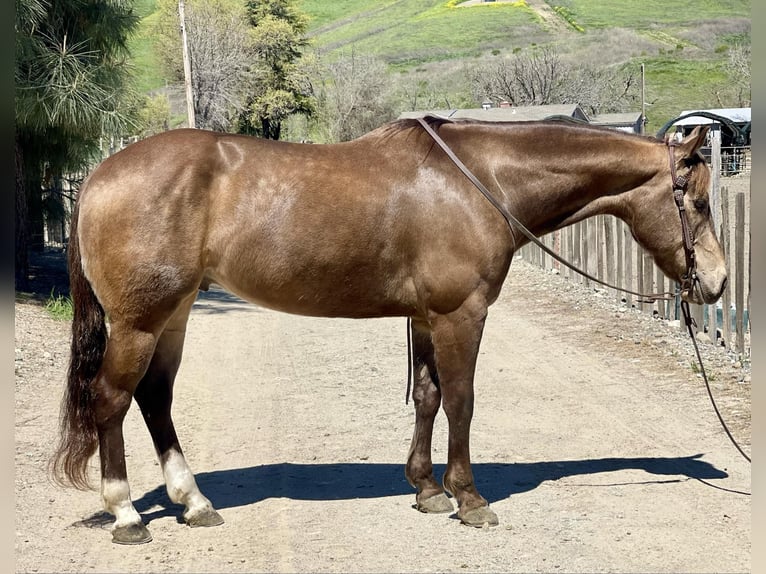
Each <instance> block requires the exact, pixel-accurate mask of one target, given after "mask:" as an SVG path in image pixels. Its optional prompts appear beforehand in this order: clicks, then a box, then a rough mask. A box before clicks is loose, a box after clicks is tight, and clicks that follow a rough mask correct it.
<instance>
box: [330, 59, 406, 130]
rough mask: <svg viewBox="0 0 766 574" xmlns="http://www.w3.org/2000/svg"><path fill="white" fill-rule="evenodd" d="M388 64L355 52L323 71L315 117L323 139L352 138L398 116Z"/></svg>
mask: <svg viewBox="0 0 766 574" xmlns="http://www.w3.org/2000/svg"><path fill="white" fill-rule="evenodd" d="M390 85H391V79H390V78H389V75H388V72H387V69H386V65H385V63H383V61H382V60H379V59H377V58H375V57H374V56H369V55H362V56H360V55H358V54H356V53H355V52H353V51H352V52H351V54H350V55H348V56H342V57H341V58H339V59H338V60H337V61H335V62H332V63H330V64H328V65H327V66H326V67H325V69H324V71H323V72H322V77H321V78H320V81H319V86H320V87H319V90H318V91H319V93H318V94H317V100H318V105H317V107H318V110H317V114H316V118H315V120H316V121H315V123H316V125H317V130H318V132H319V139H321V140H322V141H327V142H339V141H348V140H351V139H353V138H355V137H358V136H360V135H362V134H364V133H366V132H368V131H370V130H371V129H373V128H376V127H378V126H379V125H380V124H382V123H383V122H386V121H388V120H391V119H393V118H394V117H396V114H395V112H394V107H393V93H392V91H391V88H390V87H389V86H390Z"/></svg>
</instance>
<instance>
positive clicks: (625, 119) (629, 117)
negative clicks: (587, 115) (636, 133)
mask: <svg viewBox="0 0 766 574" xmlns="http://www.w3.org/2000/svg"><path fill="white" fill-rule="evenodd" d="M640 121H641V112H628V113H620V114H616V113H615V114H599V115H597V116H594V117H593V119H592V120H591V121H590V123H592V124H594V125H597V126H622V125H624V126H634V125H636V124H637V123H639V122H640Z"/></svg>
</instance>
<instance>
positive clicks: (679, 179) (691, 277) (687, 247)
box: [667, 142, 699, 293]
mask: <svg viewBox="0 0 766 574" xmlns="http://www.w3.org/2000/svg"><path fill="white" fill-rule="evenodd" d="M677 145H678V144H677V143H676V142H667V146H668V160H669V162H670V177H671V179H672V180H673V199H674V200H675V202H676V207H677V208H678V215H679V216H680V218H681V231H682V233H683V238H684V253H685V255H686V273H685V274H684V275H682V276H681V291H688V292H689V293H691V291H692V289H694V285H695V283H697V282H698V281H699V279H698V278H697V259H696V257H695V254H694V233H693V232H692V230H691V227H689V219H688V218H687V216H686V207H685V206H684V195H686V187H687V185H688V184H689V180H688V179H687V177H686V176H683V175H677V173H676V161H675V157H674V156H673V148H674V147H676V146H677Z"/></svg>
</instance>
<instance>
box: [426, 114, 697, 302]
mask: <svg viewBox="0 0 766 574" xmlns="http://www.w3.org/2000/svg"><path fill="white" fill-rule="evenodd" d="M418 122H419V123H420V125H421V126H422V127H423V129H424V130H425V131H426V132H427V133H428V135H430V136H431V138H432V139H433V140H434V141H435V142H436V143H437V145H438V146H439V147H440V148H441V149H442V151H444V153H446V154H447V157H449V158H450V160H451V161H452V163H454V164H455V165H456V166H457V167H458V169H460V171H461V172H463V175H465V176H466V177H467V178H468V179H469V180H470V182H471V183H473V185H474V186H475V187H476V188H477V189H478V190H479V191H480V192H481V193H482V195H483V196H484V197H485V198H486V199H487V201H489V202H490V203H491V204H492V206H493V207H494V208H495V209H496V210H497V211H498V212H499V213H500V215H502V217H503V219H505V222H506V224H507V225H508V228H509V229H510V231H511V238H513V235H514V233H513V231H514V228H516V229H518V230H519V231H520V232H521V234H522V235H524V236H525V237H526V238H527V239H529V241H530V242H532V243H534V244H535V245H537V246H538V247H539V248H540V249H542V250H543V251H545V253H547V254H548V255H550V256H551V257H553V258H554V259H555V260H556V261H558V262H559V263H561V264H562V265H564V266H566V267H568V268H569V269H571V270H572V271H574V272H575V273H579V274H580V275H582V276H583V277H586V278H587V279H590V280H591V281H593V282H595V283H598V284H600V285H603V286H605V287H609V288H610V289H614V290H616V291H621V292H623V293H628V294H630V295H636V296H637V297H639V298H640V301H641V302H642V303H654V302H655V301H657V300H674V299H675V296H676V293H673V292H669V291H667V292H663V293H639V292H637V291H631V290H629V289H625V288H623V287H618V286H617V285H612V284H610V283H607V282H605V281H602V280H601V279H599V278H598V277H594V276H593V275H591V274H590V273H588V272H587V271H584V270H582V269H580V268H579V267H577V266H575V265H574V264H573V263H570V262H569V261H567V260H566V259H564V258H563V257H562V256H560V255H559V254H558V253H556V252H555V251H553V250H552V249H551V248H549V247H548V246H547V245H545V244H544V243H543V242H542V241H540V240H539V239H538V238H537V236H536V235H535V234H534V233H532V232H531V231H530V230H529V229H527V228H526V226H525V225H524V224H523V223H521V222H520V221H519V220H518V219H517V218H516V217H514V216H513V215H512V214H511V213H510V212H509V211H508V210H507V209H505V207H504V206H503V205H502V204H500V202H499V201H498V200H497V199H495V197H494V196H493V195H492V193H491V192H490V191H489V190H488V189H487V188H486V186H485V185H484V184H483V183H481V181H479V179H478V178H477V177H476V176H475V175H474V174H473V173H472V172H471V170H470V169H468V167H466V165H465V164H464V163H463V162H462V161H460V158H459V157H457V155H455V152H453V151H452V149H450V147H449V146H448V145H447V144H446V142H445V141H444V140H443V139H442V138H441V137H440V136H439V134H437V133H436V131H435V130H434V129H433V128H432V127H431V126H430V125H429V124H428V122H427V121H426V120H424V119H423V118H418ZM668 156H669V160H670V171H671V176H672V178H673V197H674V198H675V200H676V205H677V206H678V210H679V214H680V215H681V226H682V228H683V235H684V251H685V252H686V263H687V272H686V274H685V275H684V276H683V278H682V279H683V282H682V284H681V288H682V290H685V289H692V288H693V286H694V285H693V284H694V282H695V281H696V280H697V271H696V269H697V267H696V258H695V256H694V235H693V234H692V231H691V228H690V227H689V222H688V219H687V217H686V208H685V207H684V194H685V193H686V186H687V183H688V181H687V180H686V178H684V177H683V176H676V166H675V161H674V158H673V149H672V147H671V144H668Z"/></svg>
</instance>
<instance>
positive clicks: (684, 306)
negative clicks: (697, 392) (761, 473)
mask: <svg viewBox="0 0 766 574" xmlns="http://www.w3.org/2000/svg"><path fill="white" fill-rule="evenodd" d="M681 311H682V313H683V316H684V322H685V323H686V330H687V331H688V332H689V337H691V340H692V344H693V345H694V352H695V353H696V355H697V362H698V363H699V366H700V372H701V373H702V380H703V381H705V389H706V390H707V396H708V397H710V404H711V405H713V410H714V411H715V414H716V416H717V417H718V420H719V421H720V423H721V426H722V427H723V430H724V431H725V432H726V436H728V437H729V440H730V441H731V444H733V445H734V447H735V448H736V449H737V450H738V451H739V453H740V454H741V455H742V456H743V457H744V459H745V460H746V461H747V462H751V461H750V457H749V456H748V455H747V454H745V451H744V450H742V447H741V446H739V443H738V442H737V441H736V440H735V439H734V437H733V436H732V434H731V431H729V427H728V426H727V425H726V421H724V420H723V417H722V416H721V412H720V411H719V410H718V405H717V404H716V402H715V398H713V392H712V391H711V390H710V383H709V382H708V380H707V374H706V373H705V365H704V364H703V363H702V357H701V356H700V350H699V347H698V346H697V338H696V337H695V336H694V328H693V327H694V323H695V321H694V319H693V318H692V316H691V312H690V311H689V302H688V301H681Z"/></svg>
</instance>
